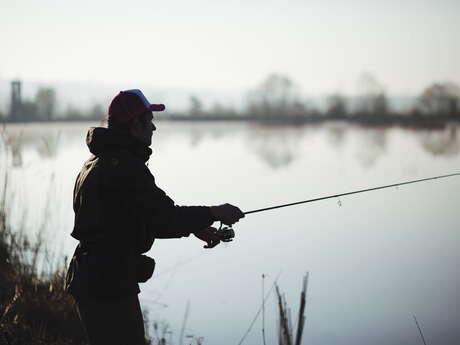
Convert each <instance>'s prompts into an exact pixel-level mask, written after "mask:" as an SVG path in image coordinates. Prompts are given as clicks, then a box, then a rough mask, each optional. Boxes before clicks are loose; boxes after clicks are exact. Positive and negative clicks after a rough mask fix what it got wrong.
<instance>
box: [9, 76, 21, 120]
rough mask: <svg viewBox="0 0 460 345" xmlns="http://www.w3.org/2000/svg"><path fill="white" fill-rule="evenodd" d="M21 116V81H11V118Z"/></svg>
mask: <svg viewBox="0 0 460 345" xmlns="http://www.w3.org/2000/svg"><path fill="white" fill-rule="evenodd" d="M20 117H21V81H19V80H13V81H12V82H11V104H10V119H12V120H18V119H19V118H20Z"/></svg>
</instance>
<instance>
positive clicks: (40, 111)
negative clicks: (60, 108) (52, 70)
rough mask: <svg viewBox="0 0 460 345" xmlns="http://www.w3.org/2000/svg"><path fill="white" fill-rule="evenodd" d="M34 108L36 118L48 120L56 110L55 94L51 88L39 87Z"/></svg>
mask: <svg viewBox="0 0 460 345" xmlns="http://www.w3.org/2000/svg"><path fill="white" fill-rule="evenodd" d="M35 106H36V109H37V113H36V115H37V118H38V119H40V120H50V119H51V118H52V117H53V115H54V111H55V108H56V92H55V91H54V89H52V88H46V87H41V88H39V89H38V91H37V93H36V94H35Z"/></svg>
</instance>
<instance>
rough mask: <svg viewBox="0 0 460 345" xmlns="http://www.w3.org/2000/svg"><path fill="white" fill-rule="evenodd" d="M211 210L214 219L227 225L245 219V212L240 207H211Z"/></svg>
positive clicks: (226, 205)
mask: <svg viewBox="0 0 460 345" xmlns="http://www.w3.org/2000/svg"><path fill="white" fill-rule="evenodd" d="M210 209H211V213H212V215H213V217H214V219H215V220H219V221H221V222H222V223H224V224H225V225H232V224H234V223H236V222H237V221H239V220H240V219H241V218H244V214H243V212H242V211H241V210H240V209H239V208H238V207H236V206H233V205H230V204H223V205H219V206H211V207H210Z"/></svg>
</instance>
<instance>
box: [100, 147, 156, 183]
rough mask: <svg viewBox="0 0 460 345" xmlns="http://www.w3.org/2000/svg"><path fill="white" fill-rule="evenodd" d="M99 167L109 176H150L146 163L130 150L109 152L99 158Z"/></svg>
mask: <svg viewBox="0 0 460 345" xmlns="http://www.w3.org/2000/svg"><path fill="white" fill-rule="evenodd" d="M98 163H99V164H98V165H99V166H100V168H101V169H103V170H104V172H105V173H107V174H109V175H114V176H119V177H122V178H123V177H126V178H138V177H141V176H148V175H149V170H148V168H147V166H146V165H145V163H144V162H143V161H142V160H141V159H139V158H138V157H136V156H134V155H133V154H131V153H130V152H129V151H128V150H116V151H109V152H106V153H105V154H103V155H100V156H99V157H98Z"/></svg>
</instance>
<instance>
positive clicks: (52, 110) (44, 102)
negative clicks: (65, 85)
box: [0, 81, 106, 122]
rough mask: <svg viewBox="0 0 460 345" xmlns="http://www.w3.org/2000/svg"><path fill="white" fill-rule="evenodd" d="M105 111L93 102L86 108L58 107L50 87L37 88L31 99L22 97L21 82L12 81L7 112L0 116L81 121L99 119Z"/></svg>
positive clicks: (17, 120) (22, 120)
mask: <svg viewBox="0 0 460 345" xmlns="http://www.w3.org/2000/svg"><path fill="white" fill-rule="evenodd" d="M105 115H106V114H105V111H104V109H103V107H102V106H101V105H100V104H94V105H92V106H91V107H90V108H89V109H87V110H82V109H79V108H77V107H75V106H73V105H70V104H69V105H67V108H66V109H65V110H62V109H61V110H60V109H58V102H57V97H56V91H55V90H54V89H53V88H51V87H40V88H38V90H37V92H36V93H35V96H34V97H33V98H32V99H27V98H26V99H22V97H21V83H20V82H19V81H14V82H12V90H11V101H10V107H9V111H8V113H7V114H2V113H0V118H3V119H6V120H7V121H12V122H40V121H55V120H68V121H81V120H97V121H98V120H100V119H102V118H103V117H105Z"/></svg>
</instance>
